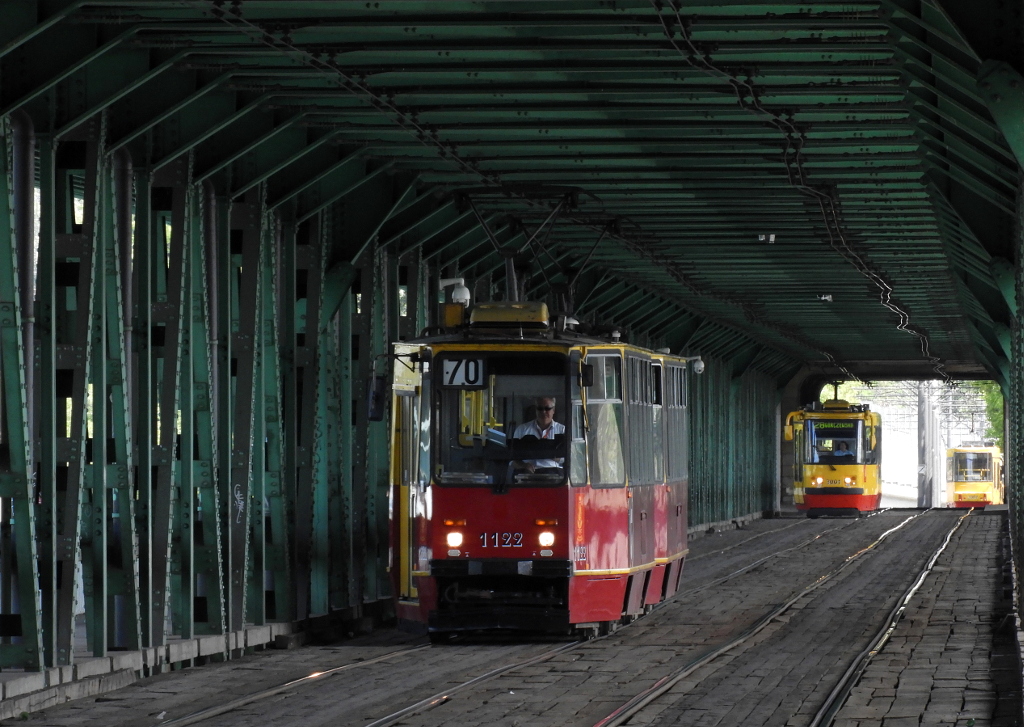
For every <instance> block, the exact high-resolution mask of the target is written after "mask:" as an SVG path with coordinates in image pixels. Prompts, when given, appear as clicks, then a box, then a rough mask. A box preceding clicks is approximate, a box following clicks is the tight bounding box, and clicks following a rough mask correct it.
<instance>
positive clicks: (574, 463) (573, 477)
mask: <svg viewBox="0 0 1024 727" xmlns="http://www.w3.org/2000/svg"><path fill="white" fill-rule="evenodd" d="M574 356H576V357H575V358H574V359H573V364H572V365H573V369H574V370H576V368H577V367H578V366H579V365H580V361H579V358H578V355H575V354H574ZM569 381H570V385H569V393H570V398H571V400H572V420H571V422H570V427H571V429H570V434H571V439H570V443H569V446H570V451H569V482H570V484H572V485H576V486H582V485H586V484H587V419H586V412H585V411H584V410H583V391H582V389H581V388H580V377H579V376H571V377H570V378H569Z"/></svg>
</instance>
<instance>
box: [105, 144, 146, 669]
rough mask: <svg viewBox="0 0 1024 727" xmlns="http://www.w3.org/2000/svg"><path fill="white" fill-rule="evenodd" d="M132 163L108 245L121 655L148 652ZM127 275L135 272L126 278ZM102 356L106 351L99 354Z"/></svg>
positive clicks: (111, 457)
mask: <svg viewBox="0 0 1024 727" xmlns="http://www.w3.org/2000/svg"><path fill="white" fill-rule="evenodd" d="M131 174H132V170H131V159H130V158H129V157H128V154H127V152H125V151H119V152H117V153H116V154H115V155H114V158H113V169H112V177H111V182H112V184H111V195H110V203H109V204H110V214H109V219H108V221H107V224H109V230H110V231H109V234H107V235H105V241H106V251H105V253H104V254H105V256H106V266H105V268H104V274H105V276H106V292H107V296H106V300H105V301H104V307H105V319H106V355H105V359H106V362H107V363H106V365H107V367H108V374H107V383H108V392H109V393H108V395H107V398H108V401H109V404H110V442H111V445H112V446H111V448H110V451H108V460H107V461H108V462H109V464H108V465H107V481H108V484H109V488H110V498H111V500H110V512H109V520H108V522H107V528H108V533H109V534H110V537H111V538H113V539H115V540H116V545H115V544H113V543H111V544H110V546H111V547H110V550H109V551H108V554H107V558H108V560H107V584H108V588H107V593H108V601H109V603H110V613H109V619H110V623H109V626H110V628H109V633H108V638H109V642H108V643H109V645H110V646H114V647H117V648H120V649H138V648H140V647H141V646H142V640H141V632H140V620H139V618H140V617H139V607H140V595H139V568H138V559H137V555H138V547H137V543H138V537H137V534H136V531H135V526H136V520H135V487H134V481H135V451H134V450H135V447H134V444H133V441H132V426H131V424H132V412H131V392H132V388H133V387H132V386H131V385H130V382H131V379H130V375H129V368H128V359H129V356H130V354H131V352H130V349H129V346H130V344H131V340H130V336H129V335H127V334H126V332H125V329H126V327H127V326H126V316H128V315H129V313H130V308H129V305H128V302H127V301H128V299H129V298H130V295H129V294H128V292H127V290H126V287H125V286H126V284H129V285H130V280H131V277H130V269H131V250H132V244H131V213H132V210H131V204H132V195H131ZM126 269H127V270H128V271H129V273H128V274H126ZM99 350H100V351H102V350H103V349H102V348H101V349H99Z"/></svg>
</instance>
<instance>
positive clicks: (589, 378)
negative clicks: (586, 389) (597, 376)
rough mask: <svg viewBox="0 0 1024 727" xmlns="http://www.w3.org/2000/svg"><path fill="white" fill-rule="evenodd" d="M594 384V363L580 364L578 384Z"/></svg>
mask: <svg viewBox="0 0 1024 727" xmlns="http://www.w3.org/2000/svg"><path fill="white" fill-rule="evenodd" d="M593 385H594V364H583V365H582V366H580V386H593Z"/></svg>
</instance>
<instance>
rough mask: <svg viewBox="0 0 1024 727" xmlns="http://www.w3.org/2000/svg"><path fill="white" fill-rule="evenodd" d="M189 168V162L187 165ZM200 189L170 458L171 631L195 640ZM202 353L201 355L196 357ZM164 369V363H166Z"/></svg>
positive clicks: (191, 233)
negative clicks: (195, 290)
mask: <svg viewBox="0 0 1024 727" xmlns="http://www.w3.org/2000/svg"><path fill="white" fill-rule="evenodd" d="M189 167H191V160H190V163H189ZM191 176H192V175H191V171H189V172H188V173H187V174H186V179H188V180H189V181H190V180H191ZM200 192H201V190H199V189H197V188H196V187H195V186H194V185H192V184H190V183H189V184H187V186H186V188H185V202H184V205H183V207H184V215H183V219H182V226H183V229H182V236H183V240H182V242H181V254H182V256H183V257H184V258H185V259H186V262H185V268H186V270H184V271H183V273H182V276H181V304H180V307H181V311H182V315H181V324H180V325H181V331H180V339H181V348H180V360H179V362H178V366H179V367H180V374H179V378H180V382H181V383H180V386H179V389H178V409H179V411H180V414H179V415H178V418H179V420H180V425H178V426H180V428H181V429H180V431H179V432H178V437H177V454H176V456H174V457H173V459H175V460H176V461H177V465H176V466H175V470H174V491H175V493H176V497H173V498H172V500H174V508H175V510H174V515H173V522H174V530H173V532H172V535H171V555H172V559H171V580H170V583H171V588H170V607H171V630H172V633H175V634H178V635H180V636H181V637H182V638H187V637H190V636H193V635H194V633H195V627H194V625H195V568H194V560H195V558H194V550H195V509H196V502H195V485H194V482H193V477H194V475H195V433H196V432H195V410H194V403H195V391H194V389H195V386H194V384H195V379H194V368H195V364H194V362H195V355H196V352H195V341H194V339H193V326H194V325H195V314H194V307H195V295H194V294H193V289H192V286H193V283H194V281H195V278H196V276H197V271H196V268H198V267H199V266H198V265H196V264H195V262H194V261H195V256H194V253H195V250H196V246H197V242H196V240H197V238H201V237H202V223H203V214H202V198H201V196H200ZM202 274H203V270H202V268H199V271H198V275H199V276H202ZM202 355H203V352H202V351H201V350H200V351H199V356H202ZM165 365H166V358H165Z"/></svg>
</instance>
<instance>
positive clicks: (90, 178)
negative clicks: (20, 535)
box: [53, 121, 105, 664]
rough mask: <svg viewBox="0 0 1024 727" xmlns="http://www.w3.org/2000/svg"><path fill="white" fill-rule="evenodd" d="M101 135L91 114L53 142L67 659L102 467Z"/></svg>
mask: <svg viewBox="0 0 1024 727" xmlns="http://www.w3.org/2000/svg"><path fill="white" fill-rule="evenodd" d="M100 138H101V131H100V129H99V124H98V123H97V122H96V121H93V122H90V123H89V124H88V125H87V126H86V127H85V128H84V129H83V130H82V134H81V136H78V137H77V138H75V139H69V140H66V141H62V142H61V144H60V145H59V146H58V148H57V162H56V166H57V180H56V181H57V184H56V204H55V212H56V230H57V235H56V241H55V259H54V270H55V272H54V281H55V303H56V306H55V309H54V316H53V325H54V328H55V335H56V339H57V346H56V371H55V374H56V377H55V378H56V381H55V385H56V389H57V391H56V395H57V406H56V411H55V414H56V420H57V454H56V456H57V459H56V473H57V481H56V491H57V508H56V510H57V524H56V527H57V534H58V540H57V543H56V548H55V551H56V558H55V561H56V562H55V570H56V578H57V599H56V601H57V615H56V618H57V632H56V659H57V663H61V664H68V663H71V660H72V659H73V654H72V646H73V640H74V626H75V591H76V584H75V570H76V566H77V564H78V563H79V557H80V554H81V553H82V550H81V548H82V547H89V546H90V537H91V532H90V531H83V529H82V528H81V523H82V515H83V508H82V505H83V499H84V494H85V493H84V491H83V489H84V488H86V487H91V486H94V485H95V486H98V487H100V488H102V487H103V482H102V480H103V473H99V476H100V481H99V482H94V478H93V475H95V474H97V473H95V472H92V471H91V470H90V469H89V465H90V464H91V462H93V461H95V459H94V457H93V456H92V452H91V449H92V446H91V443H90V442H89V441H88V440H89V437H90V434H91V433H90V431H89V424H90V423H89V421H88V414H89V409H90V408H91V409H92V410H93V412H95V409H96V407H95V402H91V401H90V399H91V394H92V391H91V387H90V385H89V382H90V381H91V376H92V372H91V371H90V368H91V366H92V364H93V358H94V353H95V352H94V349H93V336H92V335H91V333H90V331H91V328H92V323H93V320H92V319H93V306H94V296H95V293H94V290H93V284H94V281H95V279H96V276H97V274H98V273H99V270H98V268H97V264H98V260H97V256H98V255H99V254H101V253H100V251H99V249H100V247H102V245H101V244H100V239H99V238H98V234H97V233H98V231H97V229H96V227H97V224H96V222H97V220H96V209H97V197H96V195H97V187H98V175H99V170H98V166H99V165H98V160H99V155H100V153H101V150H100V148H99V139H100ZM76 179H78V180H80V183H81V185H82V216H81V221H80V222H79V221H78V219H77V217H76V212H75V199H76V194H75V186H76V185H75V180H76ZM61 288H63V289H64V290H61ZM92 434H95V431H93V432H92ZM100 436H102V434H101V435H100ZM61 493H63V495H62V494H61ZM90 494H94V493H90ZM101 517H102V516H101ZM83 536H84V537H83ZM83 565H84V560H83ZM88 575H89V574H86V573H84V574H83V577H86V578H87V577H88ZM85 586H86V591H87V592H90V588H91V584H90V583H86V584H85ZM90 605H91V604H89V603H87V604H86V611H87V618H88V614H89V613H90V612H91V611H92V609H90ZM95 628H96V627H95V626H94V628H93V630H95ZM104 628H105V626H104ZM91 645H94V644H91Z"/></svg>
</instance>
